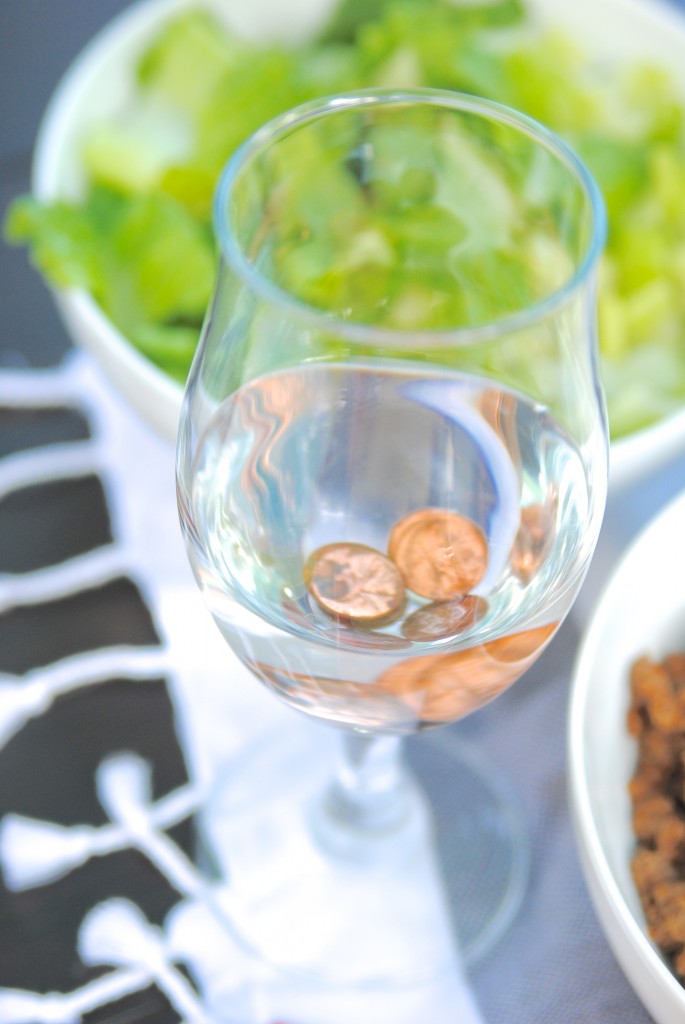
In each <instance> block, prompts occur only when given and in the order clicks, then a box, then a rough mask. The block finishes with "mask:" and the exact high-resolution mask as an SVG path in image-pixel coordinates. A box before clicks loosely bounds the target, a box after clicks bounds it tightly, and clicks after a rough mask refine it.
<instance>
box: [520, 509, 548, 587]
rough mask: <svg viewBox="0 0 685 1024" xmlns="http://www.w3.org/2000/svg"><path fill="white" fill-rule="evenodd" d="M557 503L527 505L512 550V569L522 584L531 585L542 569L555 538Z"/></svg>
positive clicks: (523, 510)
mask: <svg viewBox="0 0 685 1024" xmlns="http://www.w3.org/2000/svg"><path fill="white" fill-rule="evenodd" d="M554 515H555V503H554V502H552V503H551V504H543V503H539V504H535V505H527V506H526V507H525V508H523V509H521V525H520V527H519V531H518V533H517V535H516V539H515V541H514V545H513V547H512V549H511V567H512V570H513V572H514V574H515V575H516V576H518V578H519V579H520V580H521V582H522V583H530V581H531V580H532V578H533V576H535V575H536V573H538V572H539V571H540V569H541V568H542V563H543V562H544V560H545V558H546V557H547V555H548V554H549V549H550V547H551V545H552V539H553V537H554Z"/></svg>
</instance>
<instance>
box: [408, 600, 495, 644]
mask: <svg viewBox="0 0 685 1024" xmlns="http://www.w3.org/2000/svg"><path fill="white" fill-rule="evenodd" d="M487 610H488V602H487V601H485V600H484V599H483V598H482V597H476V595H475V594H467V595H466V596H465V597H460V598H457V599H456V600H455V601H434V602H433V604H428V605H426V606H425V607H424V608H419V609H418V610H417V611H415V612H412V614H411V615H409V616H407V618H406V619H405V620H404V622H403V623H402V636H406V638H407V640H418V641H424V642H427V641H430V640H443V639H444V638H445V637H448V636H455V635H456V634H457V633H464V632H465V631H466V630H467V629H470V628H471V626H472V625H473V624H474V623H475V622H478V621H479V619H482V618H483V616H484V615H485V613H486V611H487Z"/></svg>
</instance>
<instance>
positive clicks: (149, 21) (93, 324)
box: [33, 0, 685, 487]
mask: <svg viewBox="0 0 685 1024" xmlns="http://www.w3.org/2000/svg"><path fill="white" fill-rule="evenodd" d="M202 2H203V3H204V4H205V5H206V6H208V7H210V8H212V9H213V10H214V11H215V12H216V13H217V14H218V15H219V16H221V17H223V18H225V19H226V20H227V21H229V22H230V23H231V24H232V26H233V27H234V28H236V29H237V30H238V31H241V32H243V33H244V34H245V35H247V36H251V37H256V36H259V35H261V36H263V35H264V26H265V25H268V26H269V35H270V37H280V38H284V37H286V36H287V37H290V38H293V37H298V36H303V35H306V34H307V32H309V31H312V30H313V29H314V28H316V26H317V25H318V24H320V23H321V22H322V21H323V20H324V19H325V17H326V14H327V11H328V10H329V9H330V8H331V6H332V3H333V0H288V2H287V3H277V2H276V0H252V2H251V3H250V4H243V3H240V2H239V0H202ZM194 3H195V0H142V2H141V0H139V2H138V3H136V4H134V5H133V6H131V7H130V8H128V9H127V10H126V11H125V12H124V13H123V14H122V15H120V16H119V17H117V18H115V19H114V20H113V21H112V22H111V23H110V24H109V25H108V26H107V27H106V28H105V29H104V30H102V31H101V32H100V33H99V34H98V35H97V36H95V38H94V39H93V40H92V41H91V43H90V44H89V45H88V46H87V47H86V48H85V49H84V50H83V51H82V53H81V54H80V55H79V57H78V58H77V59H76V60H75V61H74V63H73V64H72V66H71V67H70V69H69V70H68V71H67V73H66V75H65V76H64V78H63V80H62V82H61V83H60V85H59V86H58V88H57V90H56V91H55V93H54V95H53V98H52V100H51V102H50V104H49V106H48V108H47V110H46V112H45V115H44V117H43V120H42V123H41V127H40V130H39V134H38V139H37V143H36V149H35V156H34V165H33V189H34V193H35V194H36V195H37V196H38V197H39V198H40V199H45V200H48V199H53V198H55V197H72V198H73V197H77V196H78V194H79V191H80V189H81V188H82V186H83V174H82V169H81V167H80V165H79V157H78V153H79V149H80V143H81V140H82V139H83V137H84V135H86V134H87V133H88V129H89V126H90V125H91V124H92V123H93V122H94V121H97V120H100V119H102V117H103V116H106V115H107V114H108V113H112V112H114V111H116V110H117V109H118V108H120V107H121V106H122V104H123V103H124V102H125V101H126V99H127V97H128V96H129V95H130V90H131V81H132V73H131V72H132V68H133V66H134V63H135V60H136V57H137V55H138V53H139V52H140V51H141V49H142V48H143V47H144V46H145V44H146V43H147V41H148V40H149V39H150V38H152V37H153V36H154V35H155V34H156V32H157V31H158V29H159V26H160V25H161V24H162V23H163V22H164V21H165V20H166V19H167V18H168V17H169V16H170V15H171V14H172V13H174V12H176V11H178V10H180V9H182V8H184V7H188V6H191V5H193V4H194ZM527 3H528V6H529V8H530V9H531V10H532V11H533V12H534V13H535V15H536V16H537V17H538V18H539V20H540V21H541V22H543V23H544V22H549V23H552V24H556V25H559V24H561V25H563V26H564V27H566V28H567V29H568V30H569V31H570V32H572V33H573V34H574V35H575V36H576V37H577V38H579V39H580V40H582V45H583V46H584V47H585V48H586V49H587V50H589V51H590V52H592V53H594V54H596V56H597V58H598V59H602V58H611V59H613V58H615V57H630V58H633V57H639V56H642V57H646V58H650V59H652V60H656V61H658V62H660V63H661V64H662V66H664V67H667V68H668V69H669V71H670V72H671V73H672V74H673V76H674V78H675V79H676V80H677V81H678V82H679V83H680V84H682V91H683V97H684V98H685V61H683V53H684V52H685V17H683V16H682V15H680V14H679V13H678V12H677V11H675V10H674V9H673V8H672V7H671V6H668V5H667V4H665V3H661V2H660V0H574V3H573V4H561V3H559V2H558V0H527ZM55 299H56V302H57V306H58V309H59V311H60V313H61V315H62V317H63V319H64V321H65V322H66V325H67V328H68V330H69V331H70V333H71V335H72V336H73V338H74V340H75V341H76V342H77V343H78V344H80V345H83V346H84V347H86V348H87V349H89V350H90V351H91V352H92V353H93V354H94V355H95V356H96V357H97V359H98V360H99V361H100V363H101V365H102V367H103V368H104V370H105V372H106V373H107V374H108V376H109V377H110V379H111V380H112V382H113V383H114V385H115V386H116V387H117V388H118V389H119V390H120V392H121V393H122V394H123V395H124V397H125V398H126V399H128V401H129V402H130V404H131V405H132V406H133V407H134V408H135V409H136V410H137V411H138V412H139V413H140V414H141V415H142V416H143V417H144V418H145V419H146V420H147V421H148V422H149V423H150V424H151V425H152V426H153V427H154V428H155V429H156V430H157V431H159V432H160V433H161V434H162V435H163V436H164V437H166V438H168V439H169V440H170V441H174V440H175V437H176V428H177V423H178V416H179V410H180V404H181V397H182V389H181V387H180V386H179V385H178V384H177V383H175V382H174V381H172V380H171V379H170V378H169V377H167V376H166V374H164V373H162V372H161V371H160V370H158V369H156V367H154V366H153V365H152V364H151V363H150V362H148V360H147V359H145V358H144V357H143V356H141V355H140V354H139V353H138V352H137V351H136V350H135V349H134V348H133V347H132V346H131V345H130V344H129V342H128V341H127V340H126V339H125V337H124V336H123V335H122V334H121V332H120V331H118V330H117V328H116V327H115V326H114V325H113V324H112V323H111V322H110V321H109V320H108V319H107V317H106V316H105V315H104V314H103V312H102V311H101V310H100V309H99V307H98V306H97V305H96V303H95V302H94V301H93V299H92V298H91V297H90V296H89V295H88V294H87V293H86V292H84V291H81V290H78V289H69V290H60V291H56V292H55ZM684 449H685V408H684V409H683V411H682V412H679V413H677V414H675V415H672V416H670V417H669V418H667V419H664V420H663V421H662V422H660V423H658V424H656V425H654V426H652V427H650V428H648V429H646V430H642V431H639V432H637V433H635V434H633V435H631V436H629V437H626V438H625V439H621V440H620V441H617V442H616V443H614V444H613V445H612V448H611V483H612V486H613V487H619V486H622V485H623V484H625V483H629V482H631V481H633V480H635V479H637V478H639V477H640V476H641V475H642V474H643V473H644V472H646V471H647V470H652V469H654V468H656V467H657V466H658V465H659V464H661V463H663V462H665V461H667V460H668V459H669V458H671V457H672V456H673V455H674V454H675V453H676V452H678V451H682V450H684Z"/></svg>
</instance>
